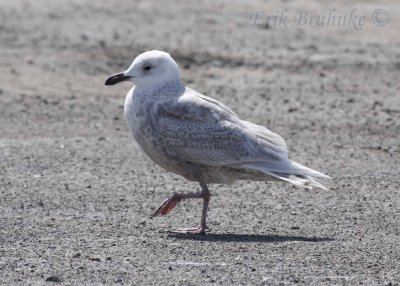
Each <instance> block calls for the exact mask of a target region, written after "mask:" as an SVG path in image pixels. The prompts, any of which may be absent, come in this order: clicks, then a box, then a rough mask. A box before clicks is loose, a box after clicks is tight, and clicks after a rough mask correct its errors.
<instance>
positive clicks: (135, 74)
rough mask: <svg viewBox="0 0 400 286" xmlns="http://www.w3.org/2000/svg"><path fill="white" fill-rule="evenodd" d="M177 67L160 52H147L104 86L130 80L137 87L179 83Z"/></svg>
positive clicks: (169, 57)
mask: <svg viewBox="0 0 400 286" xmlns="http://www.w3.org/2000/svg"><path fill="white" fill-rule="evenodd" d="M180 78H181V77H180V72H179V67H178V65H177V64H176V62H175V61H174V60H173V59H172V57H171V56H170V55H169V54H168V53H166V52H162V51H148V52H145V53H143V54H140V55H138V56H137V57H136V58H135V59H134V61H133V63H132V64H131V66H130V67H129V68H128V69H127V70H126V71H124V72H122V73H118V74H115V75H113V76H111V77H109V78H108V79H107V80H106V83H105V85H113V84H116V83H118V82H121V81H126V80H131V81H133V83H134V84H135V85H136V86H137V87H139V86H151V85H162V84H167V83H169V82H174V81H179V82H180Z"/></svg>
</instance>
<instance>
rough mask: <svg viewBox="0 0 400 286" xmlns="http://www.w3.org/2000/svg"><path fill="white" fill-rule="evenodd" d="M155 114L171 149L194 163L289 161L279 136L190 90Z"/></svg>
mask: <svg viewBox="0 0 400 286" xmlns="http://www.w3.org/2000/svg"><path fill="white" fill-rule="evenodd" d="M151 114H152V121H153V126H154V128H156V130H157V132H158V133H159V135H161V138H162V140H164V141H165V145H166V146H168V147H167V148H170V149H171V150H173V152H174V153H175V154H176V155H177V156H179V158H181V159H182V160H185V161H188V162H191V163H196V164H202V165H210V166H221V165H234V164H240V163H243V162H251V161H276V160H280V159H281V158H283V157H286V158H287V150H286V145H285V144H284V141H283V139H282V138H281V137H280V136H279V135H277V134H275V133H273V132H271V131H269V130H268V129H267V128H265V127H262V126H258V125H255V124H252V123H249V122H245V121H241V120H240V119H239V118H238V117H237V115H236V114H235V113H234V112H233V111H231V110H230V109H229V108H228V107H226V106H225V105H223V104H222V103H220V102H218V101H216V100H214V99H212V98H209V97H206V96H204V95H201V94H199V93H197V92H195V91H193V90H190V89H187V90H186V92H185V94H183V95H182V96H181V97H180V98H179V99H178V100H175V101H161V102H160V103H158V104H156V105H155V107H154V110H152V112H151Z"/></svg>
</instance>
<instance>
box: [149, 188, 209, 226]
mask: <svg viewBox="0 0 400 286" xmlns="http://www.w3.org/2000/svg"><path fill="white" fill-rule="evenodd" d="M200 186H201V192H198V193H190V194H173V195H172V196H171V197H169V198H168V199H166V200H165V201H164V202H162V203H161V205H160V206H159V207H158V208H157V210H156V211H155V212H154V213H153V217H154V216H158V215H166V214H168V213H169V212H170V211H171V210H172V209H173V208H175V207H176V205H177V204H178V203H179V202H180V201H181V200H183V199H192V198H202V199H203V210H202V213H201V221H200V226H198V227H195V228H180V229H177V230H175V231H174V232H178V233H193V234H205V233H206V232H207V231H208V228H207V209H208V204H209V202H210V191H209V190H208V187H207V184H205V183H200Z"/></svg>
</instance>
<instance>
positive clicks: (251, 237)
mask: <svg viewBox="0 0 400 286" xmlns="http://www.w3.org/2000/svg"><path fill="white" fill-rule="evenodd" d="M168 237H169V238H175V239H179V240H197V241H210V242H264V243H280V242H288V241H299V242H328V241H334V239H333V238H329V237H306V236H291V235H269V234H235V233H229V234H223V233H208V234H206V235H200V234H184V233H174V232H171V233H169V234H168Z"/></svg>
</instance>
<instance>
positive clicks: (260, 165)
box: [241, 160, 331, 190]
mask: <svg viewBox="0 0 400 286" xmlns="http://www.w3.org/2000/svg"><path fill="white" fill-rule="evenodd" d="M241 167H245V168H246V169H249V170H254V171H258V172H261V173H263V174H265V175H267V176H269V177H273V178H275V179H279V180H282V181H286V182H289V183H292V184H293V185H296V186H301V187H303V188H307V189H312V188H313V187H315V188H319V189H323V190H328V189H327V188H326V187H325V186H324V185H322V184H321V183H319V182H318V181H317V180H316V179H315V178H326V179H331V177H329V176H327V175H325V174H323V173H321V172H318V171H316V170H313V169H311V168H308V167H305V166H303V165H300V164H298V163H296V162H294V161H290V160H287V161H280V162H274V163H271V162H249V163H243V164H241Z"/></svg>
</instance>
